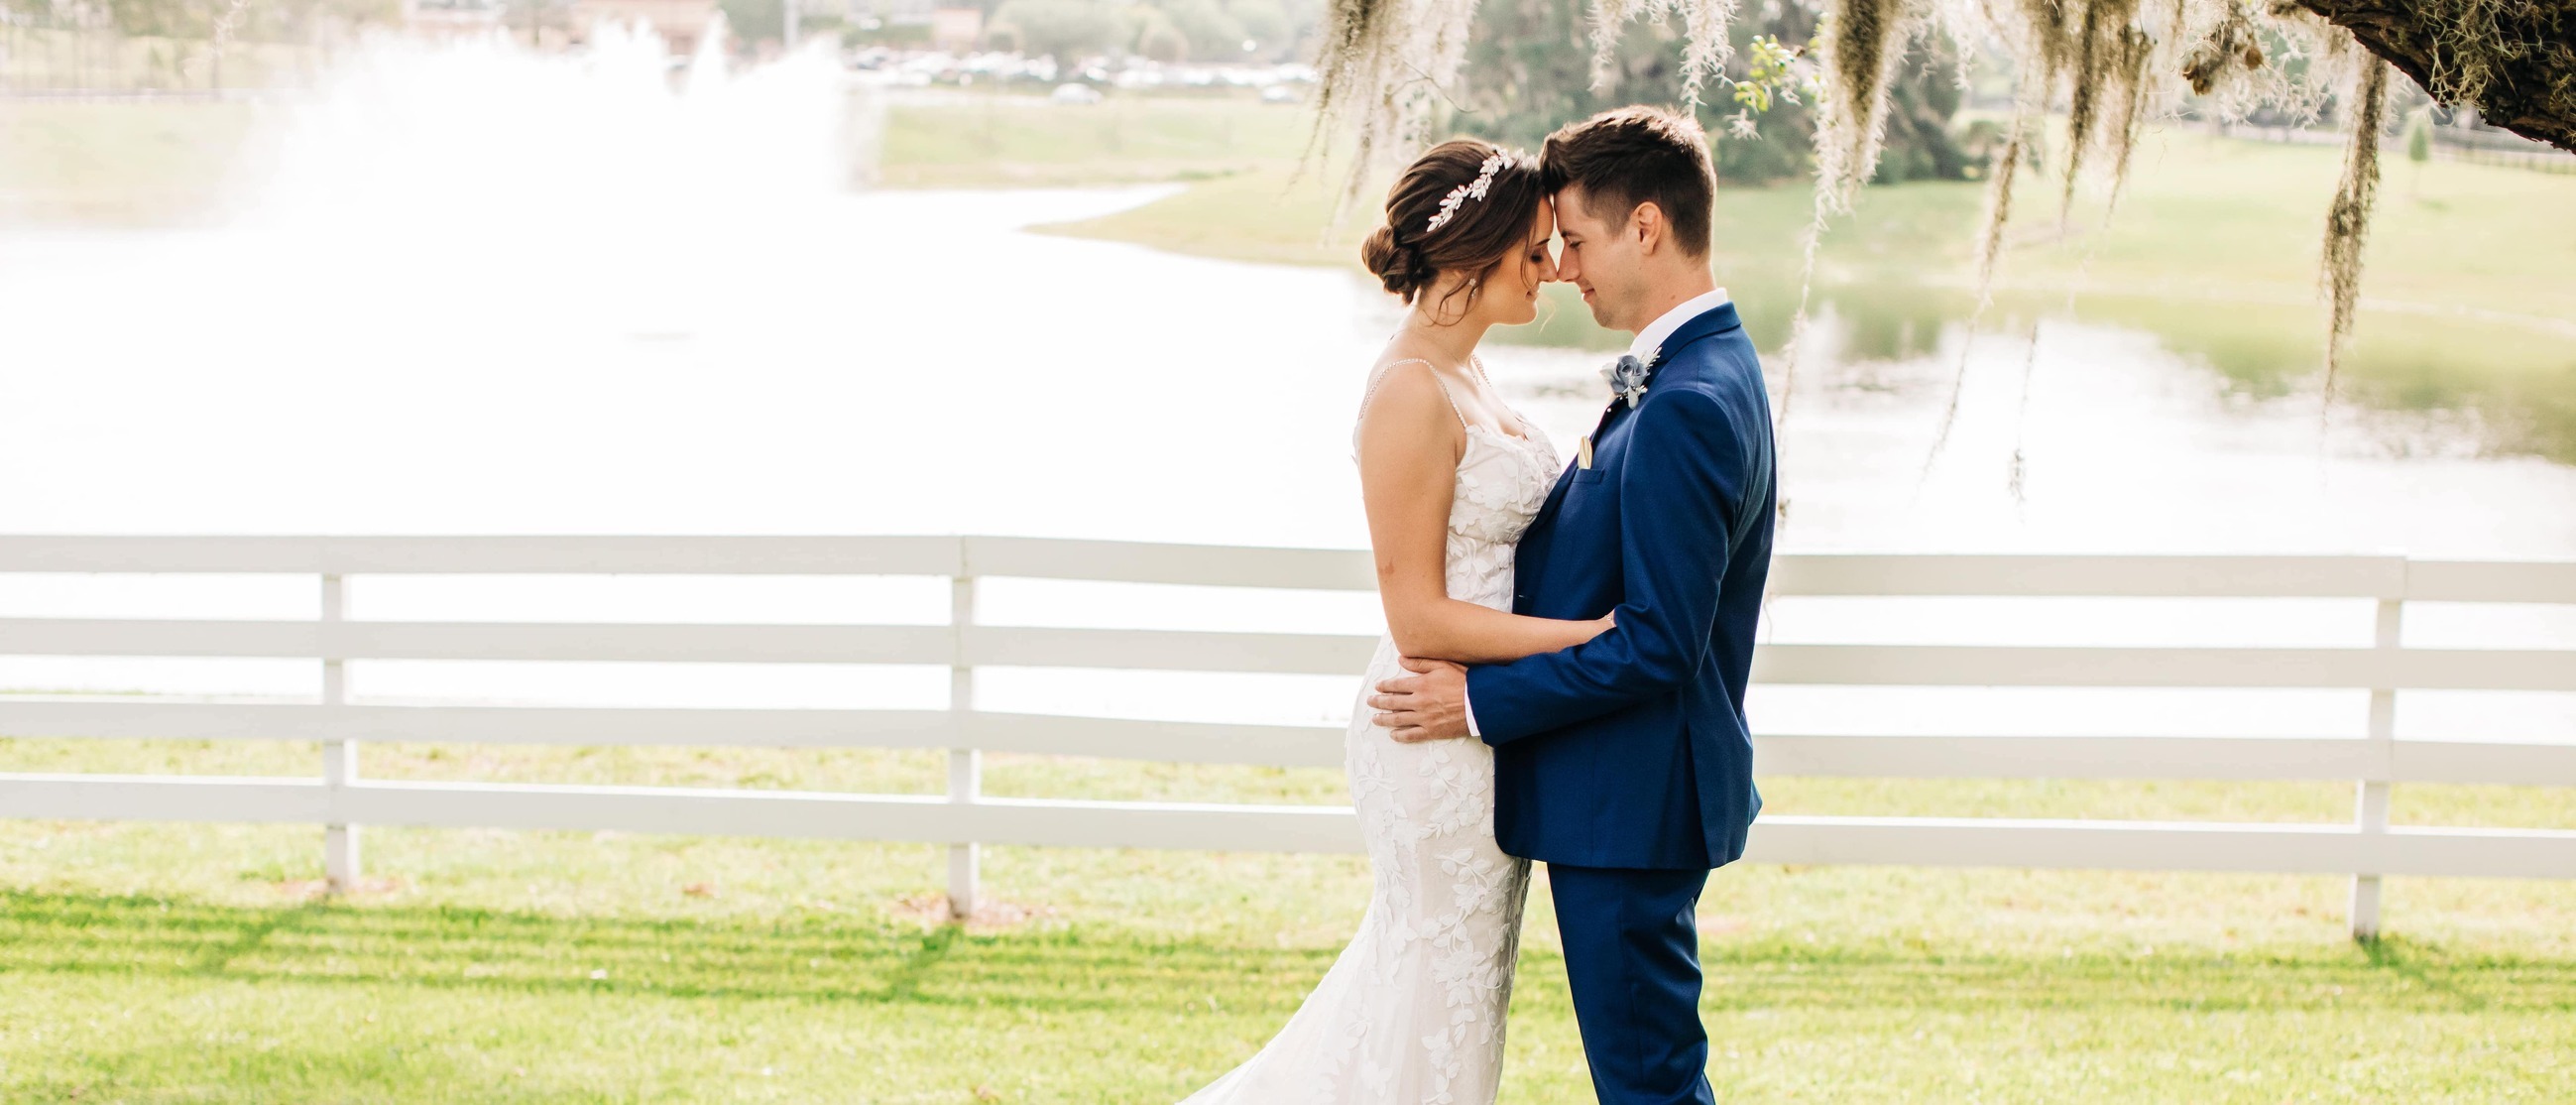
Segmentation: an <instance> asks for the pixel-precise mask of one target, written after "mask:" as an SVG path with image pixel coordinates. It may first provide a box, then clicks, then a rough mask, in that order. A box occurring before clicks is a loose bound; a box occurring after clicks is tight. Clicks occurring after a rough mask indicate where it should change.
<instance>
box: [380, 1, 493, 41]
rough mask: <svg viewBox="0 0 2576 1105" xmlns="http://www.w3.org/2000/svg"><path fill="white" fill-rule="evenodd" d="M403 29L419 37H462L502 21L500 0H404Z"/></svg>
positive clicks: (485, 32) (472, 34)
mask: <svg viewBox="0 0 2576 1105" xmlns="http://www.w3.org/2000/svg"><path fill="white" fill-rule="evenodd" d="M402 25H403V30H404V31H406V32H408V33H410V34H413V35H417V36H420V37H422V38H436V39H446V38H465V37H471V36H474V35H481V34H488V33H490V32H491V31H492V30H493V29H494V28H496V27H499V26H500V25H501V3H500V0H403V5H402Z"/></svg>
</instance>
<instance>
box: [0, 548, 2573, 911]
mask: <svg viewBox="0 0 2576 1105" xmlns="http://www.w3.org/2000/svg"><path fill="white" fill-rule="evenodd" d="M30 572H33V573H65V572H68V573H191V574H196V573H206V574H235V573H244V574H300V575H310V576H316V577H318V578H319V579H320V580H321V586H322V592H321V597H322V604H321V607H322V610H321V617H320V618H318V619H315V620H311V621H277V620H231V619H198V620H185V619H128V618H0V654H20V655H53V656H66V655H67V656H189V657H204V656H219V657H267V658H278V657H286V658H298V659H309V660H314V661H317V662H318V663H320V664H321V665H322V674H323V681H322V694H321V695H320V696H319V698H318V700H317V701H315V702H311V703H224V702H203V701H178V700H166V699H163V700H156V699H136V700H132V701H95V700H65V699H38V698H27V699H23V700H6V699H0V733H8V734H13V735H29V736H35V735H43V736H59V737H91V738H165V739H190V740H231V739H263V740H309V741H318V742H321V744H322V747H323V750H324V764H323V771H322V772H321V773H320V774H319V776H318V777H302V778H218V777H191V776H123V775H90V774H73V775H63V774H0V817H13V818H72V819H98V820H162V821H168V820H177V821H229V822H288V823H308V824H321V825H324V826H326V827H327V836H326V846H325V857H326V868H327V870H328V872H329V874H330V876H331V879H332V881H333V883H334V884H335V885H339V886H346V885H349V884H350V883H351V882H352V881H353V880H354V879H355V878H356V877H357V874H358V871H359V839H360V837H359V826H362V825H407V826H445V827H484V828H515V829H577V830H601V829H614V830H625V831H635V832H672V833H709V834H745V835H760V836H791V837H821V838H839V839H863V840H889V841H911V842H922V843H932V844H944V845H947V846H949V849H950V853H949V854H950V879H949V882H950V898H951V903H952V907H953V908H955V909H957V910H958V911H960V912H967V911H971V910H972V908H973V903H974V899H975V892H976V882H977V874H976V861H977V858H978V857H977V852H976V849H977V847H978V846H979V845H983V844H1045V845H1065V846H1090V847H1146V848H1192V849H1215V850H1264V851H1314V852H1352V851H1357V850H1358V849H1359V844H1360V841H1359V836H1358V829H1357V826H1356V823H1355V821H1354V819H1353V817H1352V815H1351V812H1350V811H1349V810H1348V809H1347V808H1338V807H1298V806H1243V805H1219V804H1197V803H1169V802H1089V801H1049V800H1033V799H1000V798H992V797H988V796H985V795H983V794H982V793H981V780H980V776H981V759H980V757H981V754H982V753H983V752H987V751H1000V752H1026V753H1043V754H1054V755H1078V756H1097V757H1110V758H1124V759H1138V760H1170V761H1187V762H1204V763H1234V764H1260V765H1268V766H1287V767H1300V766H1338V765H1339V764H1340V762H1341V732H1340V730H1339V728H1338V727H1331V728H1325V727H1313V726H1277V725H1237V724H1218V723H1204V722H1171V721H1131V720H1119V719H1105V718H1092V717H1070V716H1055V715H1041V714H1023V713H1005V712H995V711H979V710H976V709H974V708H973V701H974V682H973V680H974V673H975V671H976V669H977V668H979V667H985V666H1015V667H1058V668H1084V669H1145V670H1157V671H1183V672H1208V671H1222V672H1287V673H1306V674H1330V675H1345V674H1353V673H1356V672H1358V671H1359V670H1360V669H1361V668H1362V667H1363V666H1364V665H1365V664H1366V662H1367V659H1368V656H1369V653H1370V651H1371V649H1372V648H1374V646H1375V641H1374V639H1373V638H1369V637H1360V636H1350V635H1338V634H1297V633H1249V632H1242V633H1238V632H1196V631H1171V630H1132V629H1087V628H1042V627H1025V626H993V625H979V624H977V623H976V621H975V617H974V607H975V595H976V580H977V579H979V578H984V577H1021V578H1041V579H1057V580H1089V581H1106V582H1118V583H1162V584H1187V585H1198V586H1218V587H1260V588H1288V589H1306V590H1340V591H1364V590H1368V589H1370V588H1371V587H1372V585H1373V582H1372V578H1371V573H1370V568H1369V563H1368V559H1367V557H1366V555H1365V554H1363V553H1358V552H1351V551H1342V550H1309V549H1258V548H1224V547H1211V546H1184V545H1153V544H1138V543H1129V542H1104V541H1069V540H1049V539H1034V538H1009V537H127V536H115V537H81V536H61V537H56V536H42V537H39V536H0V573H30ZM621 573H639V574H676V575H763V574H795V575H836V576H837V575H904V576H933V577H945V578H947V579H949V580H951V581H952V590H951V600H952V601H951V619H950V623H949V624H946V625H927V626H924V625H786V624H748V625H728V624H696V623H691V624H634V623H518V622H512V623H475V622H379V621H358V620H352V619H350V618H348V617H347V616H346V603H345V595H346V581H347V580H348V579H349V578H350V577H352V576H367V575H416V574H454V575H477V574H509V575H524V574H582V575H597V574H621ZM1772 580H1773V582H1772V587H1771V592H1772V593H1773V594H1774V595H1779V596H1876V597H1895V596H1987V597H2008V596H2009V597H2055V598H2070V597H2132V598H2208V599H2263V598H2327V599H2350V600H2357V601H2368V602H2371V603H2373V604H2374V606H2375V609H2376V611H2377V620H2376V625H2375V630H2374V634H2373V637H2374V640H2373V642H2372V644H2370V645H2369V646H2367V647H2349V648H2234V647H2209V648H2202V647H2157V648H2136V647H2063V648H2057V647H2052V648H2039V647H2013V646H1993V645H1817V644H1785V645H1766V646H1764V647H1762V648H1761V649H1760V650H1759V651H1758V653H1757V655H1756V658H1755V669H1754V670H1755V679H1756V680H1757V681H1761V682H1768V683H1775V684H1789V683H1798V684H1818V685H1848V686H1906V687H1935V686H2009V687H2181V688H2279V689H2303V688H2328V689H2347V690H2366V691H2368V692H2370V711H2369V718H2368V723H2367V726H2366V728H2365V729H2363V730H2362V731H2359V732H2356V733H2355V734H2354V735H2353V736H2351V737H2349V738H2297V739H2274V738H2231V737H2210V736H2155V737H1994V736H1987V737H1977V736H1967V737H1956V736H1909V735H1904V734H1877V735H1835V736H1789V735H1764V736H1760V737H1757V738H1756V744H1757V762H1758V763H1759V764H1760V765H1761V768H1762V770H1763V772H1764V773H1765V774H1768V775H1824V776H1857V777H1889V778H2083V779H2149V778H2157V779H2201V780H2305V781H2349V782H2352V783H2353V784H2354V785H2355V788H2356V801H2355V811H2356V812H2355V817H2354V820H2353V821H2352V822H2350V823H2338V824H2323V825H2312V824H2260V825H2234V824H2210V823H2196V822H2194V823H2167V822H2115V821H2046V820H2015V819H1996V818H1980V819H1969V818H1881V817H1797V816H1766V817H1765V818H1763V819H1762V821H1761V822H1760V824H1758V825H1757V826H1756V828H1755V830H1754V834H1753V840H1752V845H1751V849H1750V852H1749V853H1748V858H1750V859H1753V860H1756V861H1763V862H1782V863H1805V864H1823V863H1867V864H1904V865H1930V866H2028V867H2078V868H2122V869H2148V870H2185V871H2262V872H2281V873H2304V874H2341V875H2351V876H2353V877H2354V892H2353V902H2352V925H2353V930H2354V932H2355V934H2356V935H2359V936H2369V935H2373V934H2375V933H2376V932H2377V930H2378V903H2379V878H2380V877H2381V876H2383V875H2462V876H2496V877H2538V878H2576V832H2562V831H2550V830H2491V829H2455V828H2393V827H2391V826H2390V825H2389V823H2388V806H2387V803H2388V787H2389V786H2390V785H2391V784H2393V783H2494V784H2520V785H2545V786H2576V745H2556V744H2533V743H2517V742H2503V741H2478V740H2453V739H2442V740H2414V739H2410V740H2398V739H2396V736H2395V722H2394V718H2395V704H2396V696H2397V695H2398V694H2399V693H2401V692H2404V691H2411V690H2441V691H2460V690H2471V691H2544V692H2547V691H2560V692H2564V691H2576V650H2551V649H2435V648H2409V647H2405V646H2404V645H2403V644H2402V642H2401V639H2400V634H2399V628H2400V625H2401V619H2402V615H2403V612H2404V608H2405V604H2407V603H2409V602H2441V603H2517V604H2521V603H2534V604H2576V564H2566V563H2503V562H2461V561H2418V560H2408V559H2405V558H2401V557H2392V556H2378V557H2242V556H2234V557H2142V556H1856V555H1800V556H1784V557H1782V558H1780V559H1779V561H1778V562H1777V564H1776V565H1775V570H1774V574H1773V577H1772ZM415 659H471V660H503V661H521V660H549V661H552V660H581V661H722V662H749V663H783V664H798V663H831V664H853V663H857V664H914V665H932V666H945V667H947V668H948V669H949V670H950V672H951V685H950V700H949V701H950V705H949V708H948V709H946V710H891V709H890V710H864V709H863V710H847V709H663V708H600V707H515V706H513V707H502V706H391V705H368V704H355V703H351V702H349V701H348V696H347V684H346V675H345V672H346V668H345V665H346V664H347V663H349V662H351V661H369V660H415ZM371 740H373V741H425V742H436V741H453V742H494V743H534V744H574V745H612V744H622V745H749V746H772V747H835V748H837V747H878V748H912V749H944V750H947V751H948V753H949V769H950V770H949V787H948V793H947V794H945V795H864V794H817V793H799V792H776V791H733V790H707V789H690V788H671V787H597V786H553V785H521V784H511V785H503V784H473V783H424V782H398V781H384V780H368V779H363V778H361V777H360V774H359V771H358V766H359V764H358V749H359V748H360V746H361V745H362V744H363V743H364V742H366V741H371Z"/></svg>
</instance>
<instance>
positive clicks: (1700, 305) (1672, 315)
mask: <svg viewBox="0 0 2576 1105" xmlns="http://www.w3.org/2000/svg"><path fill="white" fill-rule="evenodd" d="M1726 302H1727V297H1726V289H1724V288H1712V289H1710V290H1708V291H1705V292H1701V293H1699V294H1698V295H1695V296H1692V297H1690V298H1689V299H1685V300H1683V301H1681V303H1680V304H1679V305H1677V306H1675V307H1674V308H1673V309H1672V310H1669V311H1666V312H1664V313H1663V314H1662V315H1660V316H1658V317H1657V318H1656V319H1655V321H1653V322H1649V323H1647V324H1646V328H1645V329H1643V330H1639V331H1637V339H1636V340H1635V341H1632V342H1629V343H1628V355H1629V356H1631V357H1635V358H1637V359H1638V360H1641V361H1642V360H1645V359H1646V353H1647V352H1648V351H1649V350H1653V349H1657V348H1659V347H1661V346H1662V345H1663V344H1664V339H1665V338H1669V337H1671V336H1673V331H1675V330H1679V329H1681V328H1682V324H1683V323H1685V322H1689V321H1690V320H1692V319H1695V318H1698V317H1699V316H1700V315H1702V314H1705V313H1707V312H1709V311H1714V310H1716V309H1718V308H1719V307H1721V306H1724V305H1725V304H1726ZM1458 706H1459V709H1461V710H1463V711H1465V712H1466V715H1467V735H1468V736H1471V737H1476V738H1479V739H1482V738H1483V737H1484V735H1485V734H1484V732H1483V731H1482V730H1479V729H1478V728H1477V727H1476V704H1475V703H1474V702H1473V701H1470V700H1469V699H1468V698H1467V692H1466V691H1464V690H1461V691H1459V692H1458Z"/></svg>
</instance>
